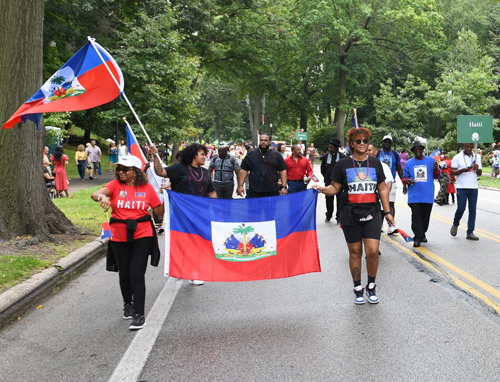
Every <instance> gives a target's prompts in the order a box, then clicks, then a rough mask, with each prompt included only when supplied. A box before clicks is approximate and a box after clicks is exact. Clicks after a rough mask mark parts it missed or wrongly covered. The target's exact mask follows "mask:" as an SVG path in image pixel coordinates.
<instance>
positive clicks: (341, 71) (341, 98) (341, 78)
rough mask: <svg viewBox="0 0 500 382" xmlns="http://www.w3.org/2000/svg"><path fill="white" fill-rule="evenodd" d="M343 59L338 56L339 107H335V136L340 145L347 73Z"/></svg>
mask: <svg viewBox="0 0 500 382" xmlns="http://www.w3.org/2000/svg"><path fill="white" fill-rule="evenodd" d="M344 65H345V59H344V56H341V57H340V69H339V107H338V109H337V112H338V113H336V117H337V138H338V140H339V141H340V144H341V145H344V126H345V110H344V108H345V102H346V97H345V95H346V83H347V81H346V77H347V73H346V71H345V69H344Z"/></svg>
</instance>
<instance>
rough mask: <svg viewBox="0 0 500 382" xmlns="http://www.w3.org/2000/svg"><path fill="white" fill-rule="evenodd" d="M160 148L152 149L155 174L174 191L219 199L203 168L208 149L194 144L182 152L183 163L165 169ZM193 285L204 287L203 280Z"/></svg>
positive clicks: (192, 281) (193, 282)
mask: <svg viewBox="0 0 500 382" xmlns="http://www.w3.org/2000/svg"><path fill="white" fill-rule="evenodd" d="M157 153H158V148H157V147H155V146H152V147H151V154H153V155H154V158H155V172H156V174H157V175H158V176H162V177H164V178H167V177H168V178H170V182H171V184H172V190H173V191H176V192H179V193H181V194H190V195H196V196H208V197H210V198H217V194H216V192H215V188H214V186H213V184H212V180H211V179H210V174H209V172H208V170H207V169H206V168H204V167H203V165H204V164H205V159H206V157H207V148H206V147H205V146H204V145H200V144H199V143H192V144H190V145H189V146H186V147H185V148H184V149H183V150H182V151H181V161H180V163H176V164H174V165H172V166H169V167H167V168H163V165H162V163H161V162H160V160H159V159H158V155H156V154H157ZM190 282H191V284H193V285H203V284H204V281H202V280H191V281H190Z"/></svg>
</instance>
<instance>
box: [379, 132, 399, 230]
mask: <svg viewBox="0 0 500 382" xmlns="http://www.w3.org/2000/svg"><path fill="white" fill-rule="evenodd" d="M377 159H378V160H379V161H381V162H382V163H385V164H386V165H387V166H389V168H390V169H391V173H392V177H393V179H394V182H393V183H392V191H393V194H394V195H395V194H396V189H397V182H396V172H397V173H398V175H399V178H400V179H403V168H402V167H401V160H400V159H399V153H398V152H397V151H395V150H393V149H392V137H391V136H390V135H386V136H385V137H384V138H383V139H382V150H380V151H379V153H378V156H377ZM391 199H393V198H391ZM394 204H395V196H394V200H389V206H390V207H391V214H392V216H393V217H395V216H396V208H395V207H394ZM387 234H388V235H397V234H398V231H397V229H396V227H391V226H389V228H388V229H387Z"/></svg>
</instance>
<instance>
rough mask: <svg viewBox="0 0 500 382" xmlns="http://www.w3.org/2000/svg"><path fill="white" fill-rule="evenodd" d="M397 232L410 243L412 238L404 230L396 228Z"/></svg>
mask: <svg viewBox="0 0 500 382" xmlns="http://www.w3.org/2000/svg"><path fill="white" fill-rule="evenodd" d="M398 232H399V234H400V235H401V237H402V238H403V239H404V240H405V241H406V242H407V243H411V242H412V241H413V238H412V237H411V236H410V235H408V234H407V233H406V232H405V231H403V230H402V229H399V228H398Z"/></svg>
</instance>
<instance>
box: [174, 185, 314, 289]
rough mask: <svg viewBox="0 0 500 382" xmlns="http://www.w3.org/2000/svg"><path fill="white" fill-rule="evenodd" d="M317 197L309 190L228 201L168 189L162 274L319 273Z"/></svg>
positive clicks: (211, 277)
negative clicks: (168, 227)
mask: <svg viewBox="0 0 500 382" xmlns="http://www.w3.org/2000/svg"><path fill="white" fill-rule="evenodd" d="M317 195H318V191H316V190H313V189H310V190H307V191H303V192H299V193H295V194H289V195H284V196H273V197H264V198H258V199H242V200H231V199H212V198H203V197H200V196H193V195H186V194H180V193H176V192H173V191H168V196H169V198H168V200H169V204H168V205H169V210H170V213H169V216H170V251H169V253H167V256H166V258H167V259H168V256H169V254H170V262H169V263H168V260H167V261H166V267H167V264H169V266H168V268H167V269H166V273H168V274H169V275H170V276H172V277H176V278H180V279H188V280H204V281H254V280H267V279H277V278H284V277H291V276H296V275H300V274H304V273H310V272H321V265H320V260H319V250H318V240H317V237H316V203H317ZM286 212H289V213H286ZM292 212H293V213H292ZM167 239H168V235H166V237H165V240H166V241H167ZM166 248H167V249H168V248H169V247H168V244H167V247H166Z"/></svg>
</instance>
